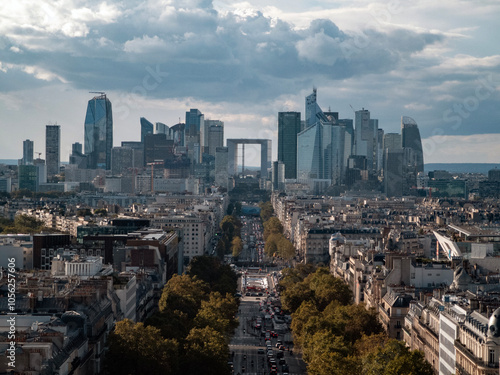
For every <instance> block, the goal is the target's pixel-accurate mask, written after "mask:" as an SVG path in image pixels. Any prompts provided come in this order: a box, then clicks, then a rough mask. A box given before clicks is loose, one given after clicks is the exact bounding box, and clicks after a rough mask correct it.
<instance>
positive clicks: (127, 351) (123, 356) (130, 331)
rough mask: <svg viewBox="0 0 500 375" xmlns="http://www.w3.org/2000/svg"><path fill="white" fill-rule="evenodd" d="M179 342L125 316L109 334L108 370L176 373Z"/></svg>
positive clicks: (134, 372) (111, 372)
mask: <svg viewBox="0 0 500 375" xmlns="http://www.w3.org/2000/svg"><path fill="white" fill-rule="evenodd" d="M177 356H178V344H177V342H176V341H175V340H170V339H164V338H163V337H162V336H161V334H160V330H159V329H157V328H155V327H151V326H149V327H144V325H143V324H142V323H137V324H135V323H133V322H132V321H130V320H128V319H126V320H123V321H121V322H118V323H116V326H115V330H114V332H113V333H111V334H110V336H109V351H108V353H107V355H106V362H105V363H106V369H107V371H108V373H109V374H111V375H114V374H117V375H118V374H119V375H124V374H125V375H126V374H134V375H135V374H158V375H160V374H162V375H163V374H167V375H170V374H172V375H174V374H178V361H177Z"/></svg>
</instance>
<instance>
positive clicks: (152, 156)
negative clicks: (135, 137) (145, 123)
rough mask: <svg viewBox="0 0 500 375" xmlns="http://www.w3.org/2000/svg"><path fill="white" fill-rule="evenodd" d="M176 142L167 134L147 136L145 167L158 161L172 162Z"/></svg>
mask: <svg viewBox="0 0 500 375" xmlns="http://www.w3.org/2000/svg"><path fill="white" fill-rule="evenodd" d="M173 147H174V141H172V140H168V139H167V136H166V134H147V135H146V137H145V139H144V165H146V164H147V163H152V162H154V161H157V160H162V161H164V162H165V161H166V160H170V159H172V157H173Z"/></svg>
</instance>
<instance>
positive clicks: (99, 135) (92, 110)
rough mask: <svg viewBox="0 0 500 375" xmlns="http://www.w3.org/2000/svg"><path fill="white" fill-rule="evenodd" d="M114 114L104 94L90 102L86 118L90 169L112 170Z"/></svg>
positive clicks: (86, 152) (87, 151) (86, 142)
mask: <svg viewBox="0 0 500 375" xmlns="http://www.w3.org/2000/svg"><path fill="white" fill-rule="evenodd" d="M112 148H113V113H112V109H111V102H110V101H109V99H108V98H107V97H106V94H104V93H102V94H101V95H99V96H95V97H94V98H92V99H90V100H89V103H88V106H87V114H86V116H85V155H87V157H88V168H90V169H98V168H100V169H111V149H112Z"/></svg>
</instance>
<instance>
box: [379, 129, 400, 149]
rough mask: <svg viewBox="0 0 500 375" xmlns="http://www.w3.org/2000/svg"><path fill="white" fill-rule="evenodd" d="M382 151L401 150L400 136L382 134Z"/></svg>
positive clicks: (396, 134)
mask: <svg viewBox="0 0 500 375" xmlns="http://www.w3.org/2000/svg"><path fill="white" fill-rule="evenodd" d="M383 147H384V150H385V149H386V148H388V149H389V150H391V151H392V150H400V149H401V148H402V144H401V134H398V133H386V134H384V145H383Z"/></svg>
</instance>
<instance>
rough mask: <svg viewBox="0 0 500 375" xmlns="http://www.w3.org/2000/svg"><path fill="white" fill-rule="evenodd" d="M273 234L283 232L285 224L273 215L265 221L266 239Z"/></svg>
mask: <svg viewBox="0 0 500 375" xmlns="http://www.w3.org/2000/svg"><path fill="white" fill-rule="evenodd" d="M271 234H283V225H282V224H281V222H280V220H279V219H278V218H277V217H272V218H270V219H269V220H267V221H266V222H264V240H265V241H267V237H269V236H270V235H271Z"/></svg>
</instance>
